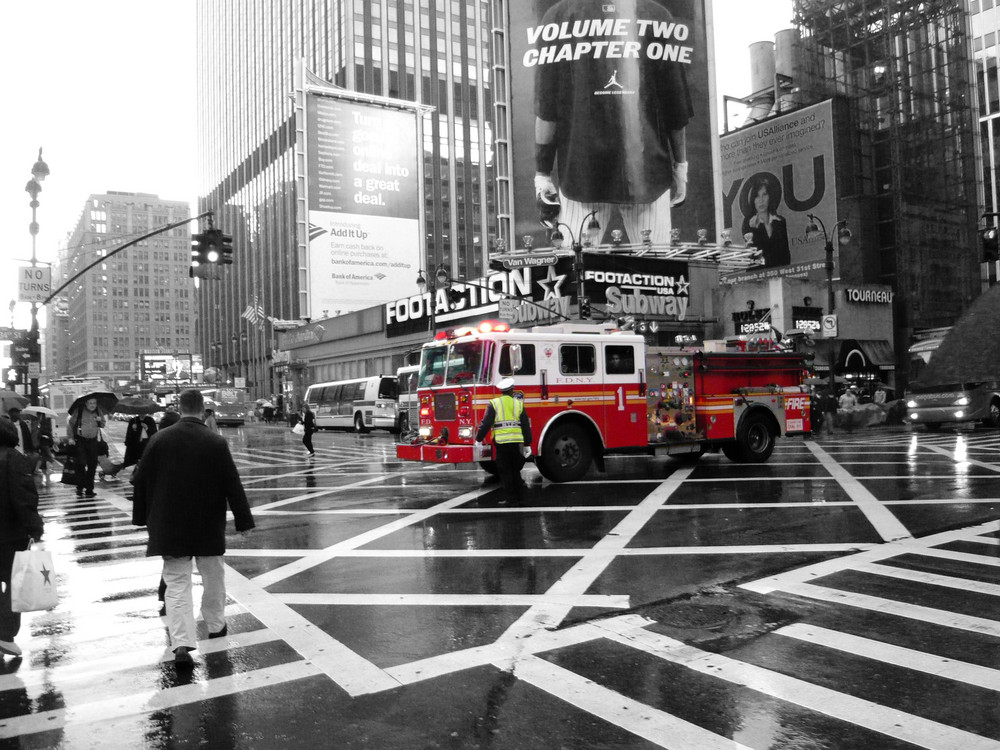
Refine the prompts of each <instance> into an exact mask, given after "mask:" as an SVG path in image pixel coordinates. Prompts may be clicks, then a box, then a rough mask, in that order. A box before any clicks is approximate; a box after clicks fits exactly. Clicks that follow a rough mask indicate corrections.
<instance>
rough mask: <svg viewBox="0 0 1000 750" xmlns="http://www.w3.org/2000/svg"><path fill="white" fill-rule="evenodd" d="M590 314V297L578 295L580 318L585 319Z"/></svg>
mask: <svg viewBox="0 0 1000 750" xmlns="http://www.w3.org/2000/svg"><path fill="white" fill-rule="evenodd" d="M590 314H591V310H590V297H580V320H586V319H587V318H589V317H590Z"/></svg>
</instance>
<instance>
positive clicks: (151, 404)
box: [114, 396, 163, 414]
mask: <svg viewBox="0 0 1000 750" xmlns="http://www.w3.org/2000/svg"><path fill="white" fill-rule="evenodd" d="M114 410H115V411H116V412H118V413H119V414H155V413H156V412H158V411H163V407H162V406H160V405H159V404H158V403H156V402H155V401H153V400H151V399H148V398H146V397H145V396H125V398H122V399H119V401H118V403H117V404H115V408H114Z"/></svg>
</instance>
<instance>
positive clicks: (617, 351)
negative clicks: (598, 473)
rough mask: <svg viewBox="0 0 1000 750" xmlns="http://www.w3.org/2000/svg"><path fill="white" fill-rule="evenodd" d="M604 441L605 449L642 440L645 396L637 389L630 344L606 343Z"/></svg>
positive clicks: (644, 438)
mask: <svg viewBox="0 0 1000 750" xmlns="http://www.w3.org/2000/svg"><path fill="white" fill-rule="evenodd" d="M603 352H604V357H603V359H604V361H603V365H602V369H601V372H602V374H603V377H604V388H605V392H604V425H605V427H604V429H603V432H604V441H605V444H606V445H607V447H608V448H617V447H621V446H626V445H632V446H634V445H642V444H643V443H645V442H646V399H645V397H644V396H642V394H640V391H639V378H640V373H639V369H638V364H637V363H638V361H639V355H638V354H637V353H636V351H635V347H634V346H632V345H631V344H606V345H605V346H604V347H603Z"/></svg>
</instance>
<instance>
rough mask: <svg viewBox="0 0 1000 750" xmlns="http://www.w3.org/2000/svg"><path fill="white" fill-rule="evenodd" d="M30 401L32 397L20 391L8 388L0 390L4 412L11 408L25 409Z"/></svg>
mask: <svg viewBox="0 0 1000 750" xmlns="http://www.w3.org/2000/svg"><path fill="white" fill-rule="evenodd" d="M30 403H31V401H30V399H27V398H25V397H24V396H22V395H21V394H20V393H15V392H14V391H11V390H8V389H7V388H4V389H2V390H0V408H2V409H3V413H4V414H6V413H7V412H9V411H10V410H11V409H15V408H16V409H23V408H24V407H25V406H27V405H28V404H30Z"/></svg>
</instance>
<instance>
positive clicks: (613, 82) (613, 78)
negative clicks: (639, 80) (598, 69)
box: [604, 70, 623, 89]
mask: <svg viewBox="0 0 1000 750" xmlns="http://www.w3.org/2000/svg"><path fill="white" fill-rule="evenodd" d="M612 86H617V87H618V88H623V87H622V85H621V84H620V83H618V71H617V70H616V71H615V72H614V73H612V74H611V78H609V79H608V82H607V83H606V84H604V88H606V89H609V88H611V87H612Z"/></svg>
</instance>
